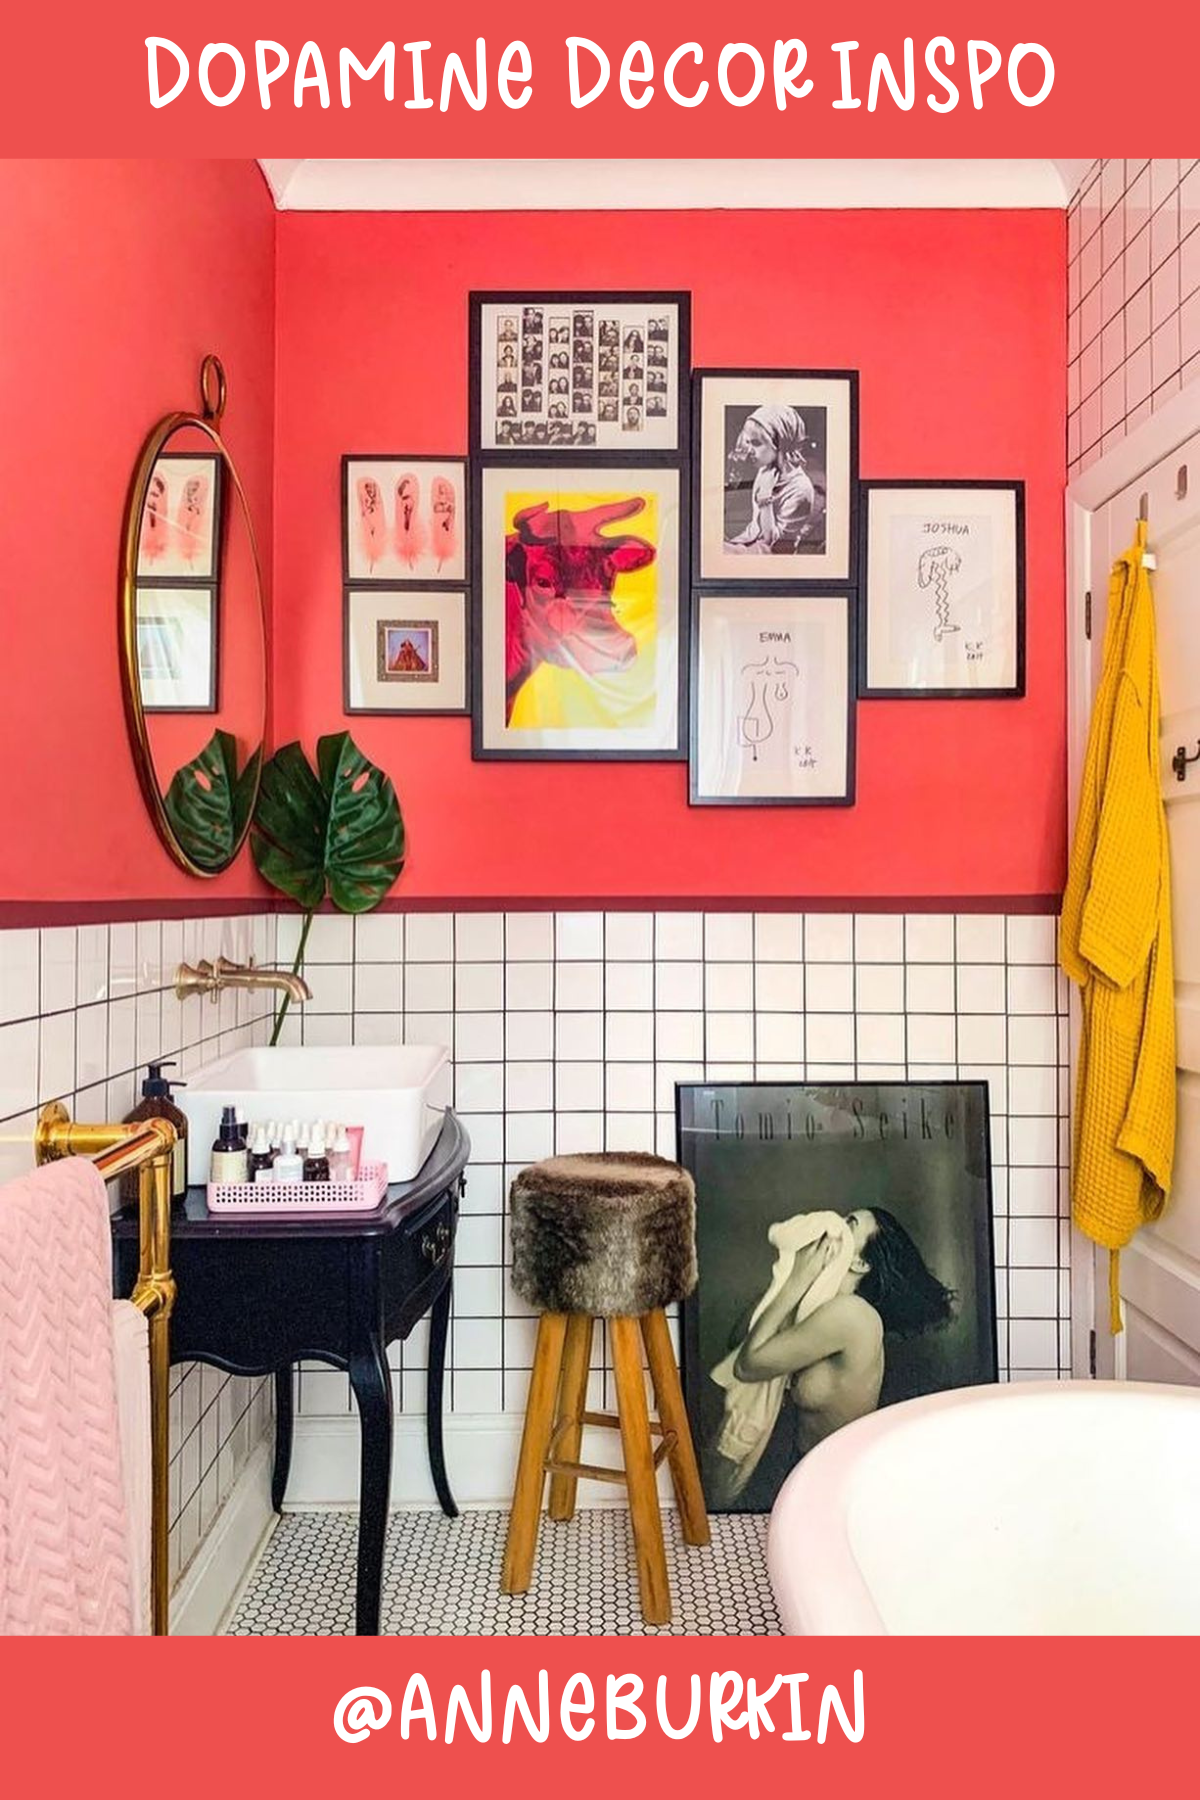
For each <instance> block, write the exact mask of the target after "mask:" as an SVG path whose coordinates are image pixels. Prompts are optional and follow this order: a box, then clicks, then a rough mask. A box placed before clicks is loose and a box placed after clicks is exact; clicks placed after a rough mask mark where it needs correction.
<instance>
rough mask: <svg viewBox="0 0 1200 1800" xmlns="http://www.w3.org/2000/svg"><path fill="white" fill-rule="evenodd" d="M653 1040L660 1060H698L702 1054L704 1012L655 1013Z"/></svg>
mask: <svg viewBox="0 0 1200 1800" xmlns="http://www.w3.org/2000/svg"><path fill="white" fill-rule="evenodd" d="M654 1042H655V1052H656V1054H657V1056H658V1057H659V1059H660V1061H669V1062H699V1061H700V1059H701V1058H702V1057H703V1055H704V1014H703V1013H702V1012H659V1013H655V1015H654Z"/></svg>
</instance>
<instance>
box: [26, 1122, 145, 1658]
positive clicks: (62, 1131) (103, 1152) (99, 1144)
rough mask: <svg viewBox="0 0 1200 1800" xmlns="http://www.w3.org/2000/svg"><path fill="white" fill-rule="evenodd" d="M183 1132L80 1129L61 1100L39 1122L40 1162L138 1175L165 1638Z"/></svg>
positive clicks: (36, 1145)
mask: <svg viewBox="0 0 1200 1800" xmlns="http://www.w3.org/2000/svg"><path fill="white" fill-rule="evenodd" d="M174 1146H175V1127H174V1126H173V1125H172V1124H170V1123H169V1122H168V1121H167V1120H166V1119H144V1120H142V1121H141V1123H139V1124H137V1125H126V1124H116V1125H80V1124H73V1123H72V1121H71V1115H70V1114H69V1113H68V1111H67V1109H66V1107H65V1106H64V1105H63V1104H62V1102H61V1101H59V1100H52V1101H51V1102H50V1104H49V1105H48V1106H44V1107H43V1108H42V1110H41V1112H40V1113H39V1115H38V1122H37V1126H36V1128H35V1130H34V1134H33V1151H34V1157H35V1159H36V1161H37V1162H38V1163H47V1162H55V1161H56V1160H57V1159H58V1158H59V1157H63V1156H86V1157H90V1158H91V1160H92V1162H93V1163H94V1164H95V1166H96V1169H97V1171H98V1172H99V1174H101V1175H102V1176H103V1177H104V1179H105V1180H106V1181H115V1180H116V1178H117V1176H118V1175H124V1174H127V1173H130V1172H132V1171H133V1170H135V1169H136V1170H137V1175H138V1277H137V1281H136V1282H135V1283H134V1289H133V1292H132V1294H131V1295H130V1296H129V1297H130V1299H131V1300H132V1301H133V1304H134V1305H135V1306H136V1307H137V1309H138V1311H139V1312H141V1313H144V1314H145V1316H146V1318H147V1320H148V1323H149V1334H150V1455H151V1463H150V1596H151V1597H150V1607H151V1629H152V1630H153V1632H154V1635H155V1636H156V1637H165V1636H166V1633H167V1626H168V1612H169V1606H170V1584H169V1574H168V1562H167V1542H168V1537H169V1533H170V1526H171V1520H170V1508H169V1503H168V1489H167V1475H168V1466H169V1463H170V1454H171V1446H170V1418H169V1413H168V1410H167V1402H168V1390H169V1383H170V1322H171V1309H172V1308H173V1306H174V1304H175V1281H174V1278H173V1276H172V1274H171V1157H172V1153H173V1151H174Z"/></svg>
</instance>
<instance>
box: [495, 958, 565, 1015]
mask: <svg viewBox="0 0 1200 1800" xmlns="http://www.w3.org/2000/svg"><path fill="white" fill-rule="evenodd" d="M504 999H505V1005H506V1006H507V1008H508V1010H509V1012H545V1011H549V1010H550V1009H552V1008H553V1006H554V965H553V963H548V962H547V963H535V962H521V963H509V964H508V965H507V967H506V968H505V971H504Z"/></svg>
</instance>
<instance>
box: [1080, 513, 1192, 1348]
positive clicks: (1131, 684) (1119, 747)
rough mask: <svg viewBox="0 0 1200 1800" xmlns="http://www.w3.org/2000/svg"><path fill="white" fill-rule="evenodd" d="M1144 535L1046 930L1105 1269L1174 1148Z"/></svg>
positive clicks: (1112, 1282)
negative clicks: (1055, 923) (1076, 1026)
mask: <svg viewBox="0 0 1200 1800" xmlns="http://www.w3.org/2000/svg"><path fill="white" fill-rule="evenodd" d="M1144 550H1145V526H1144V525H1139V527H1138V539H1137V542H1136V544H1134V546H1133V547H1132V548H1131V549H1130V550H1128V551H1126V553H1125V555H1124V556H1122V557H1121V558H1120V560H1119V561H1118V562H1117V563H1116V564H1115V565H1114V567H1113V572H1112V578H1111V581H1110V584H1109V595H1108V626H1107V629H1106V631H1105V636H1104V663H1103V671H1102V673H1101V676H1100V685H1099V687H1098V688H1097V690H1096V700H1095V707H1094V710H1093V713H1092V723H1091V730H1090V733H1089V737H1088V747H1087V756H1086V760H1085V763H1084V770H1083V785H1082V790H1081V793H1080V800H1079V817H1078V819H1077V821H1076V825H1075V841H1074V845H1073V846H1072V851H1071V865H1070V870H1069V873H1068V877H1067V889H1066V893H1065V894H1064V896H1063V910H1062V921H1061V925H1060V931H1059V960H1060V962H1061V964H1062V967H1063V969H1064V970H1065V971H1066V973H1067V975H1068V976H1069V977H1070V978H1071V980H1072V981H1076V982H1078V983H1079V985H1080V988H1081V989H1082V1000H1083V1036H1082V1042H1081V1045H1080V1056H1079V1085H1078V1091H1077V1094H1076V1111H1075V1142H1074V1165H1073V1173H1072V1189H1071V1206H1072V1214H1073V1217H1074V1219H1075V1223H1076V1224H1077V1225H1078V1226H1079V1228H1080V1230H1081V1231H1083V1232H1085V1233H1086V1234H1087V1236H1088V1237H1090V1238H1091V1239H1092V1240H1093V1241H1094V1242H1095V1243H1097V1244H1100V1245H1102V1246H1103V1247H1104V1248H1106V1249H1107V1250H1108V1251H1109V1252H1110V1253H1111V1254H1110V1257H1109V1294H1110V1313H1111V1322H1112V1329H1113V1331H1114V1332H1117V1331H1120V1329H1121V1313H1120V1303H1119V1297H1118V1294H1119V1290H1118V1266H1117V1255H1118V1252H1119V1251H1120V1249H1121V1248H1122V1247H1123V1246H1124V1245H1125V1244H1127V1243H1128V1242H1129V1240H1130V1238H1131V1237H1132V1236H1133V1234H1134V1232H1135V1231H1136V1230H1137V1228H1138V1226H1139V1225H1141V1224H1143V1223H1144V1222H1145V1221H1147V1220H1149V1219H1156V1218H1157V1217H1158V1216H1159V1214H1160V1213H1161V1211H1162V1209H1163V1205H1164V1203H1165V1200H1166V1197H1167V1194H1168V1193H1169V1192H1170V1188H1171V1166H1172V1161H1173V1158H1174V1149H1175V994H1174V975H1173V970H1172V960H1171V883H1170V866H1169V862H1168V852H1167V823H1166V815H1165V813H1164V810H1163V803H1162V790H1161V785H1160V782H1161V777H1160V773H1159V742H1158V737H1159V689H1158V663H1157V657H1156V652H1155V643H1154V603H1153V599H1152V597H1151V593H1150V579H1149V576H1148V575H1147V573H1146V568H1145V563H1144V561H1143V553H1144Z"/></svg>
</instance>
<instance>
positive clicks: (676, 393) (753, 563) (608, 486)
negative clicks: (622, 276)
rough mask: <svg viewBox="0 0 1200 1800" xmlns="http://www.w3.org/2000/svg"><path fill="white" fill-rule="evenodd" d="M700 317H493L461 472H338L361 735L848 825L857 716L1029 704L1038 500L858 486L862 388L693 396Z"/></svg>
mask: <svg viewBox="0 0 1200 1800" xmlns="http://www.w3.org/2000/svg"><path fill="white" fill-rule="evenodd" d="M690 326H691V297H690V295H689V294H687V293H681V292H655V293H645V292H630V291H613V292H608V291H595V292H551V293H547V292H530V293H523V292H519V291H517V292H486V293H472V294H471V295H470V298H469V311H468V343H467V344H466V345H465V346H464V349H465V351H466V354H467V356H468V359H469V394H470V427H469V449H468V453H467V454H466V455H465V456H464V455H461V454H459V455H450V454H448V455H445V456H429V455H419V456H413V455H406V454H405V453H403V452H385V451H369V452H368V451H356V452H353V453H348V454H346V455H345V456H344V457H343V460H342V546H343V548H342V576H343V584H344V587H343V622H344V630H343V671H344V674H343V683H344V703H345V707H346V710H347V712H349V713H380V714H403V713H410V714H426V715H429V714H439V713H440V714H464V715H465V714H469V715H470V717H471V722H472V723H471V734H472V740H471V741H472V754H473V756H474V757H475V759H476V760H481V761H483V760H487V761H491V760H518V761H530V760H541V761H548V760H549V761H571V760H575V759H584V760H587V761H593V762H594V761H614V762H616V761H630V760H633V761H686V762H687V764H688V797H689V800H690V802H691V804H692V805H694V806H843V807H844V806H850V805H853V803H854V799H855V793H856V781H857V768H856V755H855V724H856V707H857V703H858V701H859V700H860V699H861V700H863V701H867V702H869V701H870V700H872V699H881V698H886V699H891V700H895V699H925V700H930V699H938V698H949V699H960V700H961V699H970V698H980V699H1001V698H1019V697H1020V696H1021V695H1023V694H1024V691H1025V546H1024V535H1025V495H1024V484H1023V482H1022V481H1020V480H1016V479H1014V480H995V479H987V480H979V481H970V480H963V479H961V478H958V479H954V480H931V479H927V478H922V479H920V480H914V479H911V478H908V477H907V476H906V475H905V473H904V471H902V470H900V471H897V473H896V475H895V477H894V478H891V479H879V480H872V481H860V479H859V473H858V431H859V415H860V407H863V408H865V407H869V405H870V393H869V391H868V392H860V382H859V376H858V372H857V371H856V370H854V369H766V368H693V367H692V365H691V358H690V342H691V330H690Z"/></svg>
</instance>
